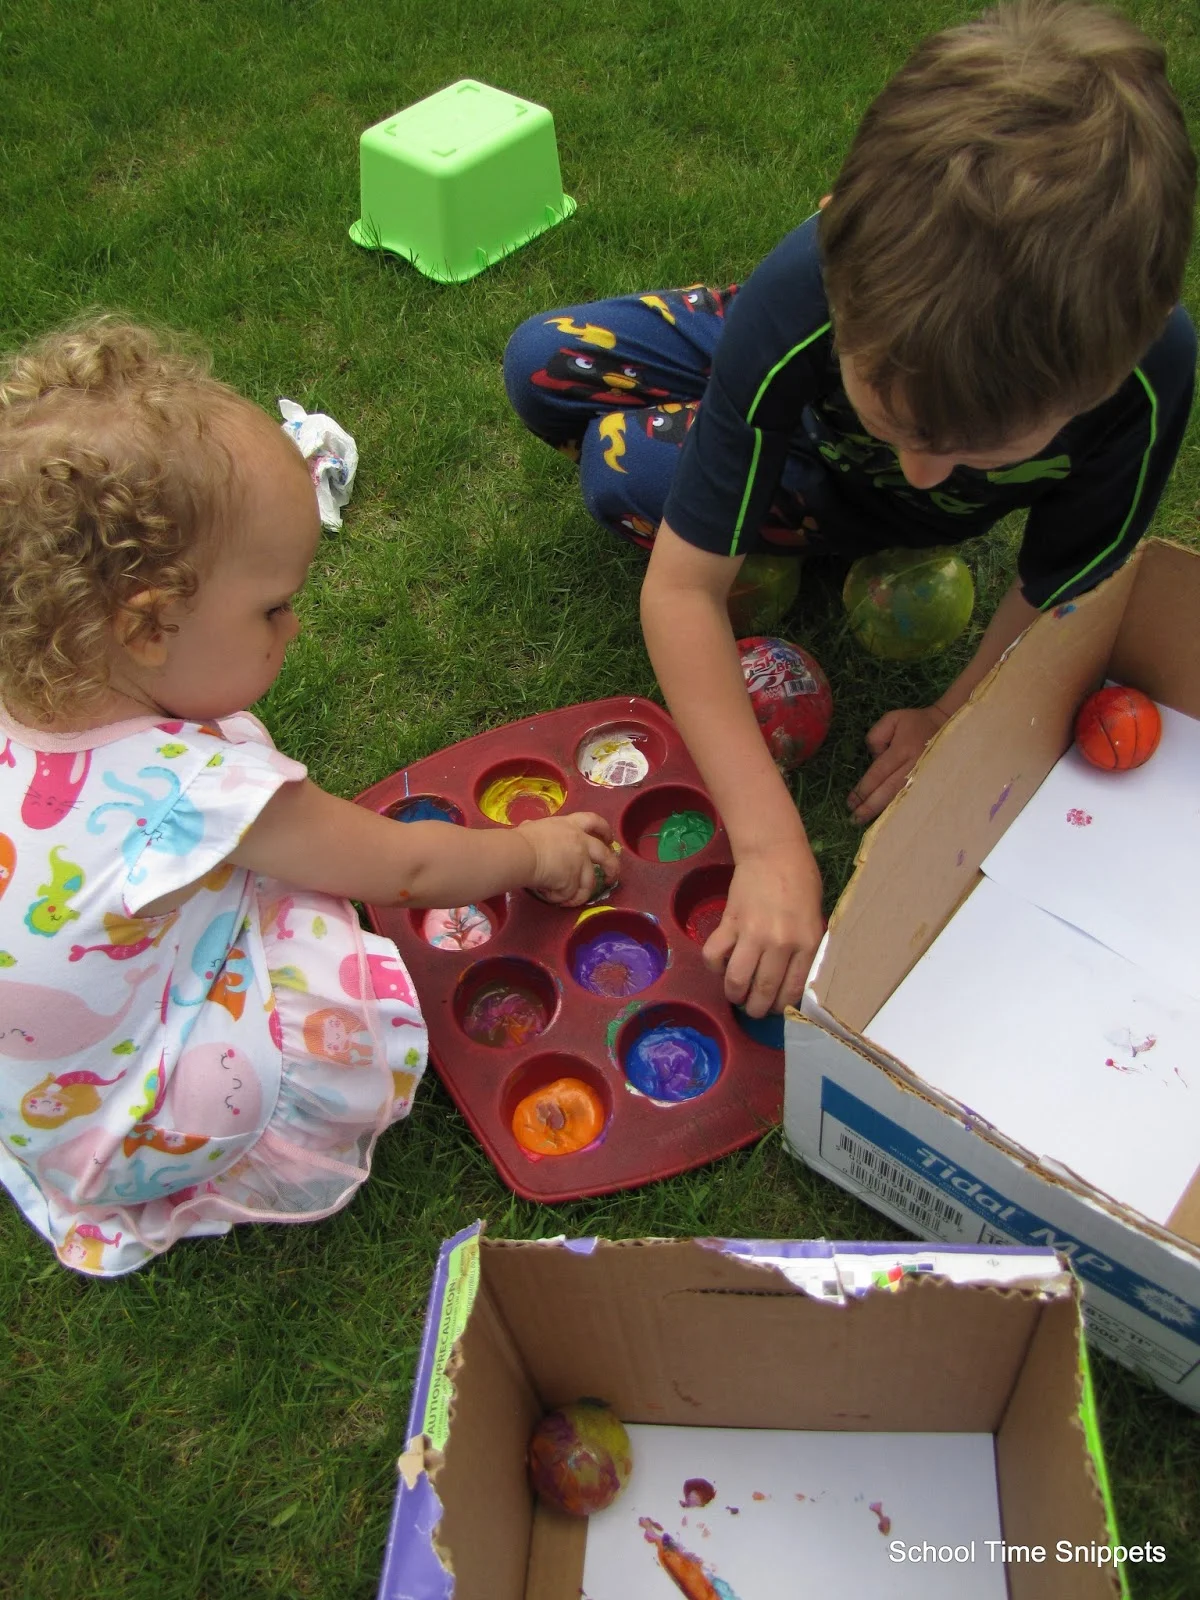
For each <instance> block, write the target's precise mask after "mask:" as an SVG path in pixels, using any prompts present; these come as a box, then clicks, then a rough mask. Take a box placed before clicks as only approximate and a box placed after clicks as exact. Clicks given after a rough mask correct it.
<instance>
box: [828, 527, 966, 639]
mask: <svg viewBox="0 0 1200 1600" xmlns="http://www.w3.org/2000/svg"><path fill="white" fill-rule="evenodd" d="M842 603H843V604H844V605H845V607H846V615H847V617H848V618H849V621H850V628H851V631H852V632H853V634H854V637H855V638H856V639H857V640H858V642H859V644H861V645H862V646H863V648H864V649H866V650H869V651H870V652H871V654H872V655H873V656H879V657H881V658H882V659H883V660H884V661H920V660H922V659H923V658H924V657H926V656H934V655H937V654H938V653H939V651H942V650H945V649H946V647H947V646H948V645H951V644H953V643H954V641H955V639H957V638H958V636H959V634H960V633H962V631H963V629H964V628H965V627H966V626H967V623H968V622H970V620H971V612H972V611H973V610H974V608H975V585H974V582H973V581H972V578H971V569H970V568H969V567H968V566H967V564H966V562H965V561H964V560H963V559H962V557H961V556H960V555H958V554H957V552H955V551H954V550H951V549H948V548H946V547H938V548H936V549H931V550H880V551H877V552H876V553H875V554H874V555H869V556H862V557H860V558H859V560H857V561H856V562H855V563H854V565H853V566H852V567H851V568H850V571H849V572H848V573H847V574H846V582H845V585H844V586H843V588H842Z"/></svg>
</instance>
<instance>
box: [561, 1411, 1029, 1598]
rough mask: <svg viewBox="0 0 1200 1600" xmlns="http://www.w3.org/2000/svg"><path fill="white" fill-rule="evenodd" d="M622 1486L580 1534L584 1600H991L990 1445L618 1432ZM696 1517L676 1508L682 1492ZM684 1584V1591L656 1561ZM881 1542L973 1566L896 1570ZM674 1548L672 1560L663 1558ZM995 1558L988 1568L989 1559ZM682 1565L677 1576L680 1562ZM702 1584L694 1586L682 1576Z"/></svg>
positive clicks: (922, 1438)
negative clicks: (626, 1444)
mask: <svg viewBox="0 0 1200 1600" xmlns="http://www.w3.org/2000/svg"><path fill="white" fill-rule="evenodd" d="M629 1436H630V1439H631V1441H632V1443H633V1457H634V1471H633V1477H632V1478H631V1480H630V1482H629V1485H628V1487H627V1488H626V1490H625V1492H624V1494H623V1495H622V1496H621V1498H620V1499H619V1500H618V1501H617V1502H616V1503H615V1504H614V1505H612V1506H610V1507H609V1509H608V1510H607V1511H603V1512H600V1513H598V1514H597V1515H595V1516H593V1517H591V1518H590V1519H589V1521H588V1536H587V1553H586V1559H585V1564H584V1574H583V1600H679V1596H680V1594H681V1593H682V1594H685V1595H687V1594H706V1593H710V1594H711V1593H715V1594H717V1595H719V1596H720V1597H721V1600H797V1597H798V1596H800V1595H814V1596H816V1595H829V1594H836V1595H837V1596H838V1600H1004V1597H1005V1596H1006V1595H1007V1593H1008V1589H1007V1585H1006V1582H1005V1576H1004V1566H1003V1562H1002V1559H1001V1558H1000V1552H999V1549H998V1547H997V1548H996V1549H995V1550H994V1552H989V1550H988V1549H987V1547H986V1544H985V1541H986V1540H989V1539H990V1540H993V1541H998V1540H999V1539H1000V1538H1001V1532H1000V1513H999V1505H998V1496H997V1488H996V1465H995V1451H994V1444H993V1440H992V1436H991V1435H990V1434H953V1433H916V1434H906V1433H794V1432H784V1431H778V1432H777V1431H774V1430H771V1429H758V1430H749V1429H741V1428H670V1427H638V1426H634V1427H630V1429H629ZM689 1480H690V1481H691V1483H692V1484H693V1486H697V1485H702V1487H699V1488H697V1487H693V1490H692V1498H693V1499H694V1500H695V1499H703V1498H704V1496H705V1495H706V1494H707V1493H708V1492H709V1491H710V1490H711V1491H714V1492H713V1498H712V1499H711V1500H710V1501H709V1502H708V1504H707V1505H700V1504H691V1505H681V1504H680V1502H681V1501H683V1500H685V1498H687V1497H686V1495H685V1487H684V1486H685V1484H687V1483H688V1482H689ZM664 1535H665V1537H666V1539H667V1541H669V1544H668V1547H667V1549H668V1560H673V1561H674V1562H675V1565H676V1567H677V1569H679V1570H681V1571H682V1572H683V1573H685V1574H687V1575H688V1576H691V1577H692V1578H693V1582H694V1583H695V1586H694V1587H693V1588H691V1589H689V1588H685V1587H684V1584H683V1582H681V1581H680V1579H679V1577H677V1576H673V1575H672V1574H671V1573H670V1571H669V1570H667V1568H666V1567H665V1566H664V1563H663V1559H662V1552H663V1548H664V1547H663V1537H664ZM893 1541H901V1542H903V1544H904V1545H906V1546H907V1545H911V1544H914V1543H916V1544H918V1545H920V1544H922V1543H925V1542H928V1543H930V1544H931V1545H933V1546H934V1547H935V1548H936V1547H938V1546H949V1547H952V1548H953V1547H956V1546H957V1547H959V1548H960V1549H963V1550H964V1551H969V1550H970V1548H971V1545H972V1542H974V1551H973V1555H974V1559H973V1560H972V1559H968V1560H966V1561H954V1560H949V1561H947V1562H944V1563H939V1562H920V1563H910V1562H907V1561H905V1562H898V1561H896V1560H894V1559H892V1555H891V1552H890V1547H891V1545H892V1542H893ZM671 1543H673V1544H674V1546H675V1547H676V1548H675V1550H674V1551H671V1550H670V1544H671ZM993 1553H994V1555H995V1559H992V1555H993ZM689 1562H690V1563H692V1567H691V1572H690V1573H688V1563H689ZM698 1573H699V1574H702V1575H703V1576H704V1578H706V1579H707V1581H708V1585H709V1587H708V1589H703V1588H701V1587H700V1586H699V1582H698V1580H697V1579H696V1574H698Z"/></svg>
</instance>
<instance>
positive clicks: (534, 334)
mask: <svg viewBox="0 0 1200 1600" xmlns="http://www.w3.org/2000/svg"><path fill="white" fill-rule="evenodd" d="M556 336H557V329H555V328H547V327H546V317H545V313H544V312H542V313H539V314H538V315H537V316H533V317H528V318H527V319H526V320H525V321H524V322H523V323H522V324H521V325H520V327H519V328H517V329H516V330H515V332H514V333H513V334H512V336H511V337H510V338H509V341H508V343H507V344H506V345H505V347H504V387H505V389H506V390H507V391H508V398H509V401H510V402H511V404H512V408H513V410H514V411H515V412H516V413H517V415H518V416H519V417H520V419H521V421H522V422H523V423H525V425H526V427H529V428H533V430H534V432H537V431H539V430H538V427H537V420H538V419H539V417H540V411H539V406H538V401H539V396H538V393H537V390H536V389H535V388H534V386H533V384H532V382H531V379H532V377H533V374H534V373H535V372H539V371H541V370H542V369H543V368H544V367H545V365H546V362H547V360H548V358H549V357H550V356H551V355H552V354H553V352H554V350H555V349H557V347H558V340H557V337H556Z"/></svg>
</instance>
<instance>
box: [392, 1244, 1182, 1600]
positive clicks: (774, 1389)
mask: <svg viewBox="0 0 1200 1600" xmlns="http://www.w3.org/2000/svg"><path fill="white" fill-rule="evenodd" d="M582 1395H594V1396H602V1397H603V1398H605V1399H606V1400H608V1402H609V1403H610V1404H611V1405H612V1406H613V1407H614V1408H615V1409H616V1411H617V1412H618V1414H619V1415H620V1416H621V1417H622V1418H623V1419H625V1420H626V1422H628V1423H631V1424H632V1423H642V1424H667V1425H672V1426H683V1427H687V1428H693V1429H696V1428H721V1429H755V1430H764V1429H766V1430H779V1429H807V1430H814V1431H818V1432H822V1433H837V1434H839V1435H841V1436H843V1437H844V1436H846V1435H848V1434H870V1433H874V1434H878V1433H893V1434H899V1435H903V1434H923V1435H933V1436H943V1437H944V1436H946V1435H961V1434H975V1435H984V1436H986V1435H991V1436H992V1438H993V1439H994V1469H995V1470H994V1483H993V1482H992V1477H991V1466H990V1458H991V1450H990V1449H989V1450H988V1451H987V1452H986V1453H987V1456H988V1458H989V1466H988V1479H989V1487H988V1493H989V1495H991V1496H993V1497H994V1498H995V1499H996V1500H997V1501H998V1507H997V1506H993V1510H992V1515H993V1517H994V1518H996V1513H997V1510H998V1519H997V1520H996V1523H995V1525H996V1526H998V1527H999V1529H1000V1530H1001V1531H1002V1540H1003V1542H1004V1544H1005V1545H1007V1546H1008V1547H1009V1550H1008V1551H998V1552H996V1551H990V1550H985V1549H978V1548H977V1549H976V1550H975V1551H974V1552H973V1555H974V1562H975V1563H980V1564H982V1563H988V1562H993V1563H994V1562H999V1564H1000V1568H1001V1572H1000V1574H999V1576H998V1579H997V1582H998V1587H996V1588H993V1589H989V1590H988V1591H987V1592H989V1593H991V1592H996V1593H1000V1594H1007V1595H1008V1596H1010V1597H1011V1600H1042V1597H1050V1596H1055V1597H1057V1600H1061V1597H1063V1596H1067V1597H1078V1600H1113V1597H1115V1596H1116V1595H1118V1594H1121V1593H1124V1592H1125V1588H1124V1577H1123V1572H1122V1570H1121V1568H1120V1567H1119V1566H1116V1565H1114V1561H1113V1556H1112V1551H1113V1547H1114V1546H1116V1544H1117V1540H1116V1534H1115V1531H1114V1528H1113V1522H1112V1516H1111V1505H1110V1502H1109V1499H1108V1490H1107V1482H1106V1478H1105V1472H1104V1466H1103V1456H1102V1453H1101V1449H1100V1444H1099V1438H1098V1433H1097V1430H1096V1426H1095V1421H1094V1414H1093V1411H1092V1402H1091V1387H1090V1383H1089V1380H1088V1375H1087V1367H1086V1361H1085V1359H1084V1347H1083V1343H1082V1326H1081V1321H1080V1313H1079V1290H1078V1286H1077V1284H1076V1283H1075V1280H1074V1279H1073V1278H1072V1277H1071V1275H1070V1274H1069V1273H1068V1272H1066V1271H1065V1270H1064V1268H1063V1264H1062V1262H1061V1260H1060V1259H1059V1258H1058V1257H1056V1256H1055V1255H1054V1253H1053V1252H1051V1251H1046V1250H1032V1251H1031V1250H1007V1251H1006V1250H1000V1251H980V1250H962V1249H958V1250H955V1249H953V1248H952V1249H949V1250H936V1251H929V1250H926V1249H923V1248H921V1247H917V1246H911V1245H899V1246H896V1245H832V1244H827V1243H807V1244H806V1243H774V1242H748V1241H741V1242H739V1241H722V1240H712V1239H708V1240H636V1241H628V1242H624V1243H608V1242H605V1241H601V1240H596V1239H591V1240H576V1241H572V1242H566V1241H563V1240H551V1241H540V1242H532V1241H525V1242H507V1241H496V1240H489V1239H485V1238H481V1236H480V1228H479V1227H478V1226H476V1227H474V1228H470V1229H467V1230H465V1231H464V1232H463V1233H461V1234H459V1235H458V1236H457V1237H456V1238H454V1239H451V1240H449V1241H447V1243H446V1244H445V1245H444V1246H443V1248H442V1252H441V1256H440V1258H439V1261H438V1267H437V1272H436V1275H435V1280H434V1285H433V1289H432V1292H431V1295H430V1303H429V1313H428V1316H427V1319H426V1326H425V1336H424V1340H423V1343H422V1348H421V1355H420V1361H419V1366H418V1371H417V1376H416V1381H415V1386H414V1394H413V1403H412V1410H411V1413H410V1420H409V1444H408V1447H407V1449H406V1452H405V1454H404V1455H403V1456H402V1457H401V1459H400V1463H399V1471H400V1479H399V1484H398V1487H397V1497H396V1504H395V1510H394V1514H393V1518H392V1525H391V1531H390V1534H389V1538H388V1549H387V1555H386V1559H385V1563H384V1570H383V1576H382V1580H381V1584H380V1589H379V1595H380V1600H451V1597H453V1600H580V1595H581V1593H582V1592H583V1588H582V1584H583V1572H584V1561H585V1549H586V1542H587V1538H588V1527H589V1524H588V1523H587V1522H586V1521H583V1520H580V1519H575V1518H571V1517H565V1516H563V1515H561V1514H560V1513H557V1512H554V1511H551V1510H548V1509H547V1508H546V1507H544V1506H542V1505H541V1504H540V1503H538V1502H536V1501H535V1499H534V1497H533V1495H532V1493H531V1491H530V1487H529V1481H528V1476H527V1470H526V1451H527V1446H528V1441H529V1436H530V1433H531V1431H532V1429H533V1427H534V1426H535V1424H536V1422H537V1421H538V1419H539V1417H540V1416H541V1415H542V1413H543V1411H544V1410H545V1409H547V1408H549V1407H552V1406H555V1405H559V1404H563V1403H565V1402H568V1401H572V1400H575V1399H578V1398H579V1397H580V1396H582ZM778 1437H782V1436H781V1435H780V1436H778ZM935 1443H936V1440H935ZM637 1473H638V1467H637V1462H636V1459H635V1465H634V1478H633V1480H632V1481H631V1483H630V1486H629V1488H627V1489H626V1491H625V1498H628V1497H629V1496H631V1495H632V1494H633V1493H634V1491H635V1486H636V1484H637ZM675 1492H676V1493H678V1490H676V1491H675ZM754 1498H763V1497H762V1496H755V1497H754ZM789 1498H790V1497H789ZM795 1498H796V1499H797V1500H799V1499H801V1498H802V1497H800V1496H796V1497H795ZM859 1498H861V1497H859ZM617 1506H618V1507H620V1506H621V1501H618V1502H617ZM615 1509H616V1508H615V1507H614V1510H615ZM714 1509H715V1510H719V1509H721V1508H720V1507H716V1506H714ZM724 1509H725V1510H726V1511H728V1510H729V1508H728V1507H726V1508H724ZM747 1509H750V1508H749V1507H747ZM875 1509H876V1508H874V1507H872V1508H871V1510H872V1512H873V1511H874V1510H875ZM669 1514H670V1516H672V1517H673V1518H674V1519H676V1521H678V1520H680V1518H681V1513H680V1512H679V1511H678V1510H675V1509H673V1508H672V1509H671V1510H670V1513H669ZM798 1514H805V1513H804V1508H798ZM604 1515H606V1516H608V1515H611V1513H604ZM855 1515H856V1516H861V1522H860V1523H858V1524H856V1526H861V1528H862V1533H861V1535H860V1536H859V1538H860V1543H861V1541H866V1545H865V1546H863V1548H866V1546H870V1548H869V1550H868V1554H869V1555H870V1556H872V1557H875V1558H877V1559H876V1566H879V1565H880V1559H879V1558H881V1557H882V1553H883V1552H884V1551H885V1550H887V1549H889V1548H890V1544H891V1541H889V1542H888V1543H887V1544H885V1542H884V1540H882V1539H880V1538H879V1535H880V1534H881V1533H885V1532H888V1533H891V1534H892V1536H893V1538H896V1537H897V1536H899V1538H900V1540H901V1542H903V1543H904V1544H905V1545H906V1546H907V1545H908V1544H909V1542H910V1541H916V1543H917V1545H918V1546H919V1545H920V1542H921V1538H922V1530H921V1528H919V1527H916V1526H906V1527H901V1526H896V1527H894V1528H892V1529H887V1530H885V1528H884V1527H883V1526H882V1518H881V1526H880V1527H879V1528H878V1529H877V1528H876V1525H875V1517H874V1516H873V1515H867V1508H866V1507H865V1506H864V1507H862V1508H861V1510H860V1511H859V1512H856V1513H855ZM748 1520H749V1519H748V1518H746V1517H745V1516H744V1514H743V1521H748ZM814 1525H815V1524H814ZM692 1531H693V1534H695V1536H696V1537H697V1538H699V1537H700V1535H699V1534H698V1533H696V1529H695V1526H694V1525H693V1530H692ZM1060 1541H1063V1546H1060V1543H1059V1542H1060ZM638 1542H639V1541H637V1539H636V1536H635V1543H638ZM716 1542H717V1541H716V1540H715V1539H714V1541H713V1546H714V1547H715V1545H716ZM1013 1546H1021V1547H1025V1549H1024V1551H1023V1552H1022V1553H1020V1554H1018V1555H1017V1556H1016V1557H1015V1558H1013V1559H1009V1560H1006V1559H1005V1557H1006V1556H1007V1555H1010V1554H1011V1547H1013ZM1038 1547H1041V1551H1042V1557H1041V1559H1040V1560H1039V1559H1038V1557H1037V1555H1036V1554H1033V1553H1031V1552H1034V1551H1036V1550H1037V1548H1038ZM1063 1547H1066V1548H1068V1549H1069V1550H1070V1552H1071V1555H1070V1558H1069V1559H1068V1560H1065V1561H1064V1558H1063V1555H1062V1549H1063ZM1081 1552H1082V1553H1081ZM1101 1552H1103V1554H1101ZM640 1553H641V1554H643V1555H644V1556H645V1567H644V1572H645V1578H644V1584H643V1580H641V1579H640V1578H639V1580H638V1581H637V1584H636V1589H628V1588H627V1589H626V1590H624V1591H623V1595H624V1600H642V1597H643V1596H645V1600H650V1597H651V1596H654V1597H660V1596H661V1597H662V1600H670V1596H671V1595H672V1594H675V1593H677V1592H678V1591H677V1590H676V1589H675V1587H674V1586H673V1584H672V1582H671V1580H670V1579H669V1578H668V1577H667V1575H666V1574H665V1573H664V1572H663V1571H661V1570H660V1569H659V1567H658V1566H657V1565H656V1562H655V1559H654V1551H653V1548H652V1547H651V1546H649V1545H645V1546H644V1548H643V1549H642V1550H641V1552H640ZM1147 1558H1148V1559H1151V1560H1153V1559H1155V1557H1154V1556H1153V1555H1149V1556H1148V1557H1147ZM1118 1559H1119V1557H1118ZM1159 1559H1161V1558H1159ZM891 1560H892V1565H890V1566H889V1565H886V1564H884V1567H883V1571H884V1576H883V1580H882V1581H881V1582H878V1583H876V1584H873V1585H872V1586H870V1587H868V1588H865V1589H864V1588H861V1587H860V1588H858V1589H855V1588H853V1586H852V1585H851V1586H850V1587H847V1584H846V1582H845V1575H846V1571H847V1555H846V1553H845V1552H844V1551H843V1552H841V1553H840V1555H839V1559H838V1560H837V1561H836V1562H833V1563H826V1564H822V1562H821V1561H820V1560H819V1559H816V1558H814V1560H813V1561H812V1562H811V1563H807V1562H806V1564H805V1568H804V1573H803V1578H804V1590H805V1593H808V1592H811V1593H813V1594H820V1593H826V1592H834V1586H835V1585H837V1590H836V1592H838V1593H845V1594H856V1595H857V1594H870V1595H871V1600H888V1596H889V1595H896V1594H904V1595H908V1594H911V1593H917V1594H920V1595H922V1596H924V1597H928V1600H934V1597H936V1596H943V1595H944V1596H945V1597H946V1600H961V1597H962V1596H963V1595H964V1594H965V1593H967V1592H968V1589H967V1588H966V1587H964V1584H963V1577H964V1574H965V1573H966V1571H967V1566H966V1565H964V1563H963V1558H962V1556H961V1555H960V1556H958V1557H956V1558H954V1560H952V1561H950V1562H949V1563H947V1562H946V1561H945V1560H942V1561H938V1560H937V1559H936V1558H933V1559H931V1558H929V1557H928V1556H925V1557H924V1561H923V1564H919V1565H918V1566H917V1567H916V1568H914V1567H913V1565H912V1564H911V1562H909V1561H901V1562H896V1560H895V1557H894V1556H893V1557H892V1558H891ZM893 1572H894V1573H896V1574H897V1575H899V1574H905V1575H906V1581H907V1583H908V1585H909V1587H903V1586H896V1585H899V1584H900V1579H899V1576H898V1577H897V1579H896V1585H893V1583H892V1581H891V1577H890V1574H891V1573H893ZM732 1578H733V1574H730V1579H731V1580H732ZM789 1581H791V1580H790V1578H789ZM914 1581H916V1582H917V1585H918V1586H917V1587H916V1588H915V1589H914V1588H913V1587H911V1586H912V1584H913V1583H914ZM732 1587H734V1588H736V1589H737V1593H738V1596H739V1600H758V1596H757V1595H756V1592H755V1590H754V1588H753V1587H750V1588H748V1589H747V1588H745V1587H739V1586H738V1585H737V1584H732ZM589 1592H590V1584H589ZM714 1592H719V1591H714ZM787 1592H788V1593H789V1594H790V1593H792V1592H793V1590H791V1589H789V1590H788V1591H787ZM795 1592H798V1591H795ZM971 1592H973V1591H971ZM981 1592H982V1591H981ZM596 1600H605V1597H604V1596H602V1595H600V1596H597V1597H596Z"/></svg>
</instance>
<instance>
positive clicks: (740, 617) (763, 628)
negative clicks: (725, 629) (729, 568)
mask: <svg viewBox="0 0 1200 1600" xmlns="http://www.w3.org/2000/svg"><path fill="white" fill-rule="evenodd" d="M799 593H800V558H799V557H798V556H747V557H746V559H745V561H743V562H742V564H741V566H740V567H739V568H738V575H737V577H736V578H735V579H734V580H733V588H732V589H730V591H729V620H730V621H731V622H732V623H733V632H734V637H735V638H738V639H743V638H746V637H748V636H749V635H751V634H756V633H758V634H762V633H771V632H772V631H773V630H774V629H775V628H776V627H777V626H778V625H779V623H780V622H781V621H782V620H783V618H784V617H786V616H787V614H788V612H789V611H790V610H791V609H792V607H793V605H795V603H796V596H797V595H798V594H799Z"/></svg>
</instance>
